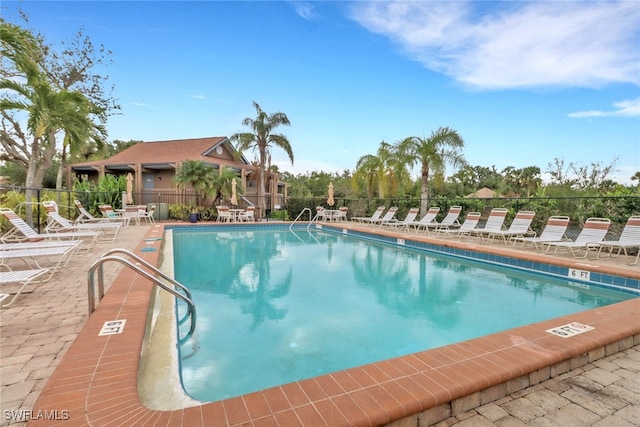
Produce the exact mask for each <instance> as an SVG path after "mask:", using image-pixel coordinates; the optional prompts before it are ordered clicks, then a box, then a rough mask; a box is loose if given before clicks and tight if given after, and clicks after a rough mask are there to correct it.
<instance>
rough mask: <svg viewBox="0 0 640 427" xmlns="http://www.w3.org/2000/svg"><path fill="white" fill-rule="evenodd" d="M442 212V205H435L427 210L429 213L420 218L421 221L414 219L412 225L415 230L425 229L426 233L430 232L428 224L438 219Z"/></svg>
mask: <svg viewBox="0 0 640 427" xmlns="http://www.w3.org/2000/svg"><path fill="white" fill-rule="evenodd" d="M439 213H440V207H438V206H433V207H430V208H429V209H428V210H427V213H426V214H425V215H424V216H423V217H422V218H420V221H414V222H413V224H410V227H413V228H414V229H415V231H416V232H417V231H420V229H421V228H422V229H424V232H425V233H429V229H428V225H429V224H430V223H432V222H434V221H435V220H436V217H437V216H438V214H439Z"/></svg>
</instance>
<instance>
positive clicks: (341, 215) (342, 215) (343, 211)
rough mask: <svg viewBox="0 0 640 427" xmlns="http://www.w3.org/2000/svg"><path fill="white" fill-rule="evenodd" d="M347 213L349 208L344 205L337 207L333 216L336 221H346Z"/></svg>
mask: <svg viewBox="0 0 640 427" xmlns="http://www.w3.org/2000/svg"><path fill="white" fill-rule="evenodd" d="M348 213H349V208H348V207H346V206H342V207H340V208H338V215H337V216H336V217H335V220H336V221H347V214H348Z"/></svg>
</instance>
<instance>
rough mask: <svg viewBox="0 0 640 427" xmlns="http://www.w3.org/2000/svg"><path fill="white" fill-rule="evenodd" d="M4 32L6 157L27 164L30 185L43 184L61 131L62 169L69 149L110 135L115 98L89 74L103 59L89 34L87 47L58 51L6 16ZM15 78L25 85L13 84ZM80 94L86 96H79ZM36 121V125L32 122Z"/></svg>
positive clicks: (0, 135)
mask: <svg viewBox="0 0 640 427" xmlns="http://www.w3.org/2000/svg"><path fill="white" fill-rule="evenodd" d="M25 20H26V19H25ZM0 33H1V34H2V37H1V39H0V42H1V46H2V69H1V72H2V76H1V78H2V80H3V87H5V88H6V89H7V90H5V91H4V92H3V94H2V101H3V103H4V104H3V107H2V109H0V116H1V122H0V142H1V143H2V147H3V148H4V151H5V153H6V155H4V156H3V159H4V160H8V161H11V162H14V163H16V164H18V165H19V166H20V167H22V168H24V170H25V175H26V177H27V182H25V185H26V186H27V187H29V188H40V187H41V186H42V177H43V176H44V173H45V170H46V169H47V168H48V167H50V166H51V164H52V159H53V157H54V155H55V154H56V137H57V136H60V135H58V134H61V135H62V136H63V144H62V147H63V158H62V162H61V166H60V167H61V168H62V167H63V166H64V160H65V157H66V154H67V151H68V150H71V151H74V150H82V149H83V148H82V147H83V146H85V145H86V144H87V143H89V142H90V141H98V142H100V141H101V140H102V138H104V137H105V136H106V135H105V131H104V127H103V125H104V120H105V119H106V116H107V113H108V111H109V110H110V109H111V108H113V107H115V103H113V100H112V99H111V98H109V97H107V96H105V95H104V92H102V91H101V86H100V85H101V84H102V83H103V81H102V80H100V79H97V80H96V79H95V77H96V75H94V74H91V73H92V70H91V69H92V67H93V65H94V64H97V63H98V64H99V63H101V59H100V58H98V59H96V57H95V55H94V53H93V50H92V46H91V45H90V44H89V45H87V44H86V40H88V39H86V38H85V39H84V40H85V42H84V43H85V48H84V49H83V50H78V49H76V48H73V47H65V48H64V49H63V52H62V53H59V54H58V53H56V51H55V50H54V49H53V48H52V47H50V46H47V45H46V44H45V42H44V39H43V38H42V37H41V36H36V35H34V34H33V33H32V32H31V31H28V30H26V29H23V28H21V27H20V26H18V25H15V24H11V23H8V22H7V21H6V20H3V19H0ZM78 37H81V35H79V36H78ZM70 58H73V59H70ZM74 61H75V62H74ZM88 82H91V84H88ZM16 83H19V84H20V85H21V87H18V86H17V85H14V86H12V84H16ZM79 95H82V96H84V98H85V99H84V100H80V97H79ZM29 117H31V118H32V119H33V120H32V121H31V122H29ZM35 122H38V126H39V128H38V129H35V128H34V127H33V124H34V123H35ZM24 123H27V125H26V127H25V125H24ZM45 127H46V130H45ZM60 184H61V179H58V186H60Z"/></svg>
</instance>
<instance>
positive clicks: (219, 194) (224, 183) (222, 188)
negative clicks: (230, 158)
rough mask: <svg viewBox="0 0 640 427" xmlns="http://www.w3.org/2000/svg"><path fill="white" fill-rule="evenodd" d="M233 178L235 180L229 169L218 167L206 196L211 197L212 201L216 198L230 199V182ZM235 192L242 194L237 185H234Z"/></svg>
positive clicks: (233, 173)
mask: <svg viewBox="0 0 640 427" xmlns="http://www.w3.org/2000/svg"><path fill="white" fill-rule="evenodd" d="M234 178H237V175H236V173H235V172H234V171H233V170H232V169H229V168H225V167H224V166H220V170H219V172H218V173H216V174H215V175H214V176H213V181H212V182H211V183H210V184H209V185H210V186H209V192H208V195H210V196H213V198H214V200H218V198H221V199H224V198H230V197H231V191H232V190H231V182H232V181H233V179H234ZM236 185H237V187H236V192H237V193H238V194H242V193H243V190H242V187H241V185H240V184H239V183H237V184H236Z"/></svg>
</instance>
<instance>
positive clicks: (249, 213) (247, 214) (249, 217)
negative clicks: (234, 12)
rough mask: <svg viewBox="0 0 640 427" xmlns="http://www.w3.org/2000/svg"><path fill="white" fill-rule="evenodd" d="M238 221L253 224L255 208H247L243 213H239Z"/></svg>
mask: <svg viewBox="0 0 640 427" xmlns="http://www.w3.org/2000/svg"><path fill="white" fill-rule="evenodd" d="M238 220H240V221H243V222H255V220H256V207H255V206H247V209H245V210H244V212H241V213H240V214H239V215H238Z"/></svg>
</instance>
